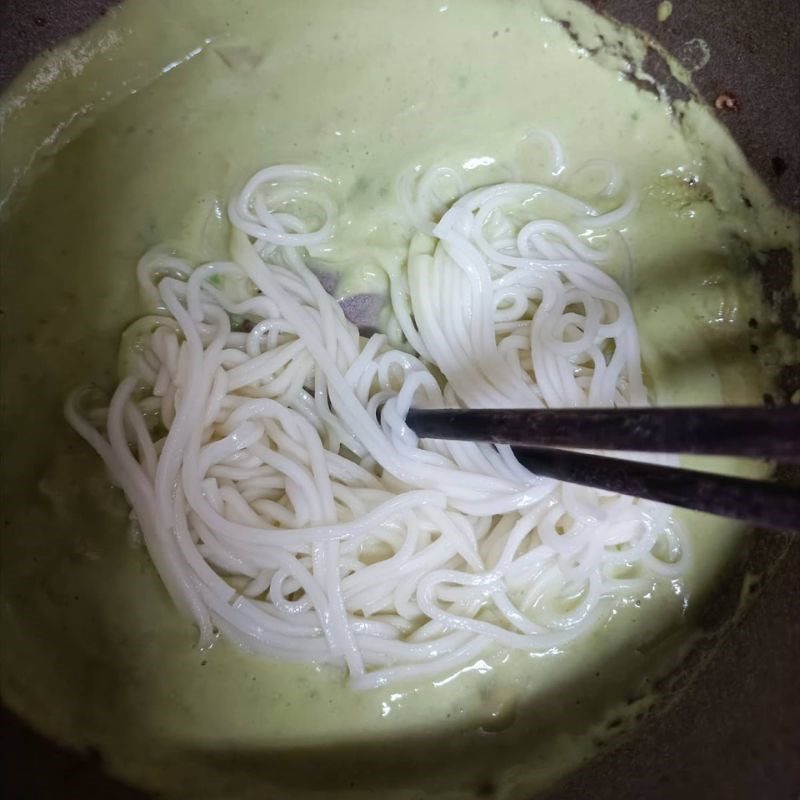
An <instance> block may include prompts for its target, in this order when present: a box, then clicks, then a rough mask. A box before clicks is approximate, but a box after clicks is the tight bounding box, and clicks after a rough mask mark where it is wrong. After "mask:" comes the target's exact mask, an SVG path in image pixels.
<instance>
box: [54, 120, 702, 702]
mask: <svg viewBox="0 0 800 800" xmlns="http://www.w3.org/2000/svg"><path fill="white" fill-rule="evenodd" d="M537 135H539V136H542V137H543V138H544V139H545V141H546V142H547V144H548V145H549V146H550V148H551V150H552V152H553V161H554V165H553V170H552V172H553V176H555V177H557V178H558V179H559V181H560V182H563V179H564V177H565V173H566V172H567V167H566V163H567V162H566V158H565V156H564V153H563V150H562V148H561V145H560V143H559V142H558V140H557V139H556V138H555V137H553V136H552V134H549V133H538V134H537ZM594 166H595V167H597V166H599V167H600V168H602V169H603V170H604V171H605V173H606V175H607V176H608V179H607V182H606V185H605V187H604V188H603V190H602V192H601V195H602V196H603V197H605V198H606V200H607V199H608V198H609V197H614V196H616V195H618V194H619V192H620V190H621V189H622V186H623V179H622V176H621V175H620V174H619V172H618V170H617V169H616V167H614V165H612V164H609V163H608V162H596V164H595V165H594ZM330 186H331V185H330V183H329V182H328V181H327V179H325V178H324V177H323V176H322V175H321V174H320V173H319V172H317V171H315V170H313V169H311V168H309V167H303V166H275V167H268V168H267V169H264V170H261V171H260V172H259V173H257V174H256V175H255V176H253V178H252V179H251V180H250V181H249V182H248V183H247V185H246V186H245V188H244V190H243V191H242V192H241V194H240V195H238V196H237V197H235V198H234V199H233V200H232V202H231V204H230V209H229V216H230V220H231V223H232V225H233V227H234V232H233V237H232V242H231V252H230V260H229V261H226V262H224V263H214V264H206V265H200V266H196V265H192V264H190V263H188V262H186V261H184V260H182V259H180V258H178V257H176V256H175V255H174V254H171V253H168V252H166V251H165V250H163V249H160V250H154V251H151V252H150V253H148V254H147V255H145V256H144V258H142V260H141V261H140V263H139V266H138V270H137V274H138V278H139V284H140V287H141V291H142V294H143V296H144V297H145V299H146V300H147V301H148V302H149V304H150V306H151V309H152V313H151V314H150V315H149V316H147V317H145V318H143V319H142V320H139V321H138V322H136V323H134V325H133V326H131V328H130V329H129V330H128V332H127V333H126V336H125V342H127V346H128V347H130V346H131V343H133V346H134V348H135V351H136V353H135V355H136V357H135V358H130V359H128V361H127V362H126V363H129V364H130V374H129V375H128V376H127V377H125V379H124V380H123V381H122V382H121V383H120V385H119V386H118V387H117V389H116V391H115V393H114V396H113V398H112V399H111V402H110V405H109V406H108V409H107V410H103V411H102V413H96V412H97V409H96V408H84V406H86V405H88V399H87V398H86V397H85V395H84V394H83V393H75V394H74V395H73V396H72V397H70V399H69V400H68V402H67V407H66V414H67V419H68V420H69V422H70V423H71V424H72V425H73V427H74V428H75V429H76V431H77V432H78V433H79V434H80V435H81V436H83V437H84V438H85V439H86V440H87V441H88V442H89V444H90V445H92V447H94V448H95V450H97V452H98V453H99V454H100V456H101V457H102V458H103V460H104V461H105V462H106V464H107V466H108V469H109V471H110V473H111V476H112V479H113V480H114V482H115V483H116V484H118V485H119V486H120V487H121V488H122V489H123V490H124V492H125V494H126V496H127V498H128V500H129V502H130V503H131V505H132V507H133V513H134V515H135V517H136V520H137V521H138V525H139V527H140V528H141V530H142V532H143V535H144V540H145V543H146V545H147V548H148V550H149V552H150V554H151V556H152V559H153V562H154V564H155V566H156V568H157V570H158V572H159V574H160V576H161V578H162V580H163V581H164V583H165V585H166V587H167V589H168V590H169V592H170V595H171V597H172V598H173V600H174V602H175V603H176V605H177V606H178V607H179V608H180V609H181V610H182V611H183V612H184V613H185V614H186V615H188V616H189V617H191V618H192V619H194V621H195V622H196V623H197V625H198V626H199V628H200V632H201V642H202V643H203V644H209V643H210V642H211V641H212V639H213V636H214V632H215V630H216V631H219V632H221V633H222V635H224V636H226V637H227V638H228V639H230V640H231V641H232V642H234V643H235V644H237V645H239V646H241V647H244V648H247V649H249V650H253V651H255V652H259V653H262V654H265V655H267V656H270V657H273V658H280V659H289V660H293V661H300V662H307V663H329V664H333V665H337V666H341V667H344V668H346V669H347V671H348V672H349V674H350V676H351V680H352V684H353V685H354V686H355V687H358V688H369V687H374V686H380V685H384V684H386V683H390V682H394V681H401V680H409V679H415V678H421V677H424V676H426V675H432V674H435V673H437V672H441V671H444V670H451V671H452V670H454V669H457V668H458V667H460V666H462V665H464V664H465V663H468V662H469V661H470V660H472V659H474V658H475V657H476V656H477V655H478V654H480V653H481V652H483V651H484V650H485V649H486V648H488V647H490V646H492V645H494V646H498V645H499V646H502V647H509V648H521V649H525V650H531V651H545V650H549V649H551V648H553V647H560V646H562V645H564V644H565V643H567V642H569V641H570V640H572V639H575V638H576V637H579V636H582V635H584V634H585V633H586V632H587V631H588V630H590V629H591V628H592V626H594V625H596V624H597V622H598V620H600V619H601V618H602V617H603V614H604V613H607V612H608V611H609V610H610V609H611V606H612V604H613V603H614V602H617V601H619V600H621V599H622V598H626V597H630V596H633V595H638V594H642V593H644V592H646V591H648V590H650V589H651V588H652V587H653V585H654V583H655V581H656V580H658V579H660V578H664V579H669V580H674V579H677V578H680V576H681V575H682V574H683V572H684V571H685V569H686V568H687V564H688V561H689V552H688V547H687V540H686V537H685V535H684V534H683V533H682V532H681V530H680V528H679V527H678V526H677V524H676V523H675V522H674V520H672V519H671V518H670V516H669V509H665V508H663V507H661V506H659V505H657V504H654V503H648V502H644V501H641V500H634V499H631V498H627V497H619V496H615V495H612V494H609V493H608V492H600V491H595V490H592V489H586V488H579V487H574V486H569V485H565V484H561V483H559V482H556V481H552V480H545V479H542V478H537V477H536V476H533V475H531V474H530V473H528V472H527V471H526V470H525V469H523V468H522V467H521V466H520V465H519V463H518V462H517V461H516V459H515V458H514V456H513V453H512V451H511V449H510V448H508V447H493V446H490V445H485V444H474V443H468V442H434V441H424V440H423V441H420V440H419V439H418V437H417V436H416V435H415V434H414V433H413V431H411V430H410V429H409V428H408V427H407V426H406V424H405V415H406V413H407V411H408V409H409V407H410V406H411V405H412V404H418V405H423V406H427V407H433V408H437V407H447V406H449V405H450V406H451V405H454V404H455V405H460V406H469V407H543V406H553V407H556V406H587V405H593V406H619V405H644V404H646V403H647V395H646V392H645V389H644V384H643V381H642V375H641V368H640V363H639V362H640V356H639V344H638V337H637V332H636V327H635V322H634V319H633V314H632V311H631V308H630V305H629V303H628V300H627V298H626V297H625V295H624V293H623V292H622V290H621V289H620V288H619V286H618V285H617V283H616V282H615V281H614V280H613V279H612V278H611V277H610V276H609V275H608V274H607V272H605V271H604V269H603V266H601V265H607V264H608V263H609V260H610V259H612V254H611V252H610V251H609V250H606V249H602V248H601V247H598V246H595V244H593V242H592V241H590V240H589V239H588V238H586V237H585V236H583V235H582V234H584V233H585V231H586V230H588V229H589V228H591V230H593V231H597V230H598V229H603V230H606V229H608V228H610V227H614V226H617V225H619V223H620V222H621V221H622V220H623V219H625V218H626V217H627V216H628V215H629V214H631V213H632V212H633V210H634V208H635V206H636V200H635V197H634V196H633V194H631V193H629V194H628V196H627V197H625V198H624V199H623V200H622V201H621V202H619V204H618V205H617V207H616V208H614V209H612V210H611V211H607V212H604V213H600V212H599V211H597V210H596V209H595V208H594V207H592V206H591V205H590V204H589V203H586V202H585V201H583V200H581V199H579V198H576V197H572V196H570V195H568V194H565V193H564V192H563V191H560V190H557V189H555V188H553V187H549V186H543V185H537V184H524V183H513V184H511V183H505V184H498V185H494V186H487V187H484V188H479V189H477V190H474V191H471V192H468V193H466V194H465V193H464V191H465V178H464V176H463V175H461V174H460V173H459V172H458V171H457V170H453V169H450V168H448V167H435V168H434V169H432V170H429V171H427V172H423V171H420V170H418V171H417V173H416V174H415V176H414V178H413V180H411V179H405V180H403V181H402V182H401V184H400V191H401V197H400V203H401V206H402V208H403V209H404V210H405V213H406V215H407V217H408V219H409V222H410V224H411V225H412V227H414V228H415V229H416V231H417V232H416V234H414V235H413V238H411V240H410V245H409V252H408V258H407V265H406V269H405V270H404V271H403V272H401V273H399V274H397V275H395V276H393V278H392V282H391V302H392V304H393V310H394V314H395V319H396V322H397V324H398V325H399V328H400V330H401V331H402V332H403V335H404V336H405V339H406V341H407V342H408V344H409V345H410V346H411V347H413V349H414V351H415V354H413V355H412V354H410V353H407V352H403V351H400V350H393V349H391V348H390V347H389V346H388V344H387V338H386V336H384V335H383V334H376V335H374V336H372V337H370V338H361V337H360V336H359V334H358V330H357V329H356V328H355V326H354V325H352V324H351V323H350V322H349V321H348V320H347V319H346V318H345V316H344V314H343V313H342V310H341V308H340V307H339V306H338V304H337V303H336V302H335V300H334V299H333V298H332V297H330V296H329V295H328V294H326V293H325V291H324V289H323V288H322V285H321V284H320V282H319V280H318V279H317V278H316V276H315V275H314V273H313V272H312V271H311V269H310V268H309V264H308V258H309V257H308V252H307V248H310V247H311V248H318V247H319V246H320V245H325V244H326V243H328V242H329V241H330V240H331V238H332V237H333V236H334V235H335V225H336V217H337V208H336V204H335V202H334V201H333V199H332V198H331V195H330V192H329V189H330ZM454 192H455V194H454ZM458 195H460V196H458ZM454 196H455V197H456V199H455V201H454V202H453V197H454ZM541 201H546V203H547V208H548V209H556V210H557V211H558V213H557V216H558V218H557V219H555V218H554V219H551V218H542V217H541V216H540V215H538V214H537V212H536V208H537V204H538V203H539V202H541ZM609 232H610V231H609ZM622 267H623V270H625V269H628V268H629V264H628V263H627V262H625V263H624V264H623V265H622ZM231 315H239V316H244V317H246V318H247V320H248V321H249V323H250V329H249V331H248V332H246V333H241V332H237V331H232V330H231ZM434 365H435V366H436V368H437V369H438V371H439V373H440V374H441V375H443V376H444V383H443V384H441V383H440V382H439V379H437V378H436V377H434V373H433V372H431V367H432V366H434ZM154 415H155V417H156V418H157V420H158V423H159V424H158V425H156V424H154Z"/></svg>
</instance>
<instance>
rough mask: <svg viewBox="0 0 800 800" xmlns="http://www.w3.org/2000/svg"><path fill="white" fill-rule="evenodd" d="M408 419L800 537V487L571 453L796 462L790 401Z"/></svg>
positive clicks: (573, 477) (538, 470) (598, 483)
mask: <svg viewBox="0 0 800 800" xmlns="http://www.w3.org/2000/svg"><path fill="white" fill-rule="evenodd" d="M406 422H407V423H408V425H409V427H410V428H411V429H412V430H413V431H414V432H415V433H416V434H417V435H418V436H420V437H421V438H430V439H456V440H468V441H479V442H493V443H495V444H509V445H511V446H512V447H513V448H514V453H515V455H516V457H517V459H518V460H519V462H520V463H521V464H523V465H524V466H525V467H527V468H528V469H529V470H530V471H531V472H533V473H535V474H537V475H542V476H545V477H549V478H556V479H558V480H563V481H568V482H570V483H577V484H581V485H584V486H593V487H595V488H598V489H605V490H608V491H612V492H616V493H619V494H625V495H632V496H634V497H641V498H644V499H646V500H655V501H657V502H661V503H668V504H669V505H675V506H682V507H684V508H691V509H694V510H696V511H705V512H707V513H710V514H717V515H719V516H725V517H731V518H733V519H738V520H742V521H744V522H748V523H751V524H754V525H757V526H760V527H765V528H772V529H776V530H784V531H798V532H800V488H797V487H791V486H787V485H784V484H780V483H775V482H773V481H761V480H752V479H749V478H738V477H733V476H728V475H717V474H715V473H709V472H701V471H698V470H690V469H683V468H678V467H666V466H660V465H655V464H643V463H641V462H639V461H630V460H626V459H620V458H611V457H608V456H599V455H594V454H591V453H582V452H575V449H578V450H580V449H590V450H619V451H628V452H649V453H675V454H695V455H711V456H724V455H727V456H742V457H745V458H755V459H763V460H768V461H774V462H778V463H781V462H786V463H798V464H800V406H797V405H790V406H780V407H773V408H763V407H747V406H742V407H722V408H714V407H686V408H618V409H602V408H585V409H583V408H582V409H468V410H462V409H444V410H427V409H411V410H410V411H409V413H408V416H407V418H406ZM565 448H567V449H565ZM573 448H574V449H573Z"/></svg>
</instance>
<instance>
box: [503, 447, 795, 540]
mask: <svg viewBox="0 0 800 800" xmlns="http://www.w3.org/2000/svg"><path fill="white" fill-rule="evenodd" d="M514 455H516V457H517V460H518V461H519V462H520V463H521V464H522V465H523V466H524V467H527V468H528V469H529V470H530V471H531V472H533V473H534V474H535V475H542V476H544V477H547V478H556V479H557V480H562V481H567V482H569V483H578V484H580V485H582V486H593V487H595V488H596V489H605V490H606V491H610V492H616V493H617V494H626V495H631V496H633V497H641V498H643V499H645V500H655V501H656V502H659V503H667V504H668V505H671V506H681V507H682V508H690V509H693V510H694V511H704V512H706V513H708V514H717V515H718V516H721V517H730V518H731V519H738V520H741V521H742V522H749V523H751V524H753V525H757V526H759V527H763V528H772V529H774V530H779V531H792V530H794V531H800V490H798V489H796V488H791V487H789V486H783V485H781V484H779V483H771V482H769V481H758V480H752V479H750V478H737V477H733V476H730V475H716V474H714V473H711V472H700V471H699V470H692V469H683V468H678V467H664V466H661V465H659V464H643V463H641V462H639V461H627V460H625V459H622V458H609V457H607V456H596V455H593V454H590V453H576V452H574V451H570V450H559V449H557V448H545V447H541V448H540V447H515V448H514Z"/></svg>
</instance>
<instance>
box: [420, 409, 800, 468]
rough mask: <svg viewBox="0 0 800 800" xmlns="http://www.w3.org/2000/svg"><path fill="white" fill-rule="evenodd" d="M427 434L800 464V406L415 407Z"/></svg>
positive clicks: (549, 445)
mask: <svg viewBox="0 0 800 800" xmlns="http://www.w3.org/2000/svg"><path fill="white" fill-rule="evenodd" d="M406 422H407V423H408V425H409V426H410V427H411V429H412V430H413V431H414V432H415V433H416V434H417V435H418V436H420V437H421V438H430V439H458V440H469V441H480V442H494V443H495V444H511V445H523V446H527V445H530V446H534V447H574V448H582V449H587V450H626V451H629V452H645V453H685V454H690V453H696V454H698V455H707V456H714V455H716V456H723V455H725V456H744V457H745V458H768V459H774V460H779V461H797V462H800V406H778V407H773V408H764V407H763V406H756V407H751V406H739V407H737V406H732V407H723V408H715V407H707V406H705V407H681V408H554V409H550V408H546V409H538V408H534V409H505V408H499V409H484V408H481V409H463V410H462V409H441V410H440V409H437V410H428V409H417V408H412V409H411V410H410V411H409V412H408V416H407V418H406Z"/></svg>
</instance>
